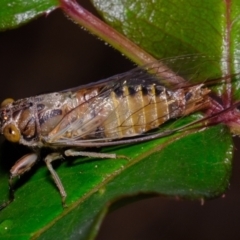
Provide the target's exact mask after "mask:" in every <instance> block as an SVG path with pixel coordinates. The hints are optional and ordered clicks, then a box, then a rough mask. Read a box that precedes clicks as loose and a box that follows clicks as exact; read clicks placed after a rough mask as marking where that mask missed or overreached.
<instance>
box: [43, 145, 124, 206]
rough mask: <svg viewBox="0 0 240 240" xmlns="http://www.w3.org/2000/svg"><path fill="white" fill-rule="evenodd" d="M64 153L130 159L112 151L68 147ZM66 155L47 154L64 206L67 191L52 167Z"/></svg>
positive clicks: (47, 162) (74, 155)
mask: <svg viewBox="0 0 240 240" xmlns="http://www.w3.org/2000/svg"><path fill="white" fill-rule="evenodd" d="M64 155H65V156H67V157H69V156H72V157H76V156H86V157H94V158H111V159H116V158H124V159H128V158H127V157H126V156H118V155H116V154H111V153H96V152H85V151H78V150H76V149H68V150H66V151H65V152H64ZM63 158H64V157H63V156H62V154H60V153H51V154H49V155H47V157H46V158H45V162H46V165H47V168H48V170H49V171H50V173H51V175H52V178H53V180H54V182H55V184H56V186H57V188H58V190H59V192H60V195H61V198H62V205H63V207H66V205H65V200H66V197H67V193H66V191H65V189H64V186H63V184H62V182H61V180H60V178H59V176H58V174H57V172H56V171H55V170H54V169H53V167H52V162H53V161H55V160H58V159H63Z"/></svg>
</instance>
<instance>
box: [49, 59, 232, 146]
mask: <svg viewBox="0 0 240 240" xmlns="http://www.w3.org/2000/svg"><path fill="white" fill-rule="evenodd" d="M227 68H228V64H227V61H225V60H221V59H220V58H217V57H210V56H204V55H188V56H181V57H175V58H168V59H164V60H161V61H157V62H155V63H151V64H148V65H145V66H143V67H137V68H135V69H133V70H131V71H129V72H126V73H123V74H119V75H116V76H113V77H110V78H108V79H104V80H101V81H99V82H97V83H93V84H88V85H83V86H80V87H77V88H73V89H68V90H65V91H62V92H67V91H71V92H77V91H80V90H82V89H86V90H91V89H93V88H97V89H98V90H99V91H98V94H97V95H96V96H94V97H92V98H91V99H89V100H88V101H86V102H84V103H82V104H80V105H79V106H77V107H76V108H74V109H73V110H71V111H70V112H69V113H67V114H66V116H65V117H64V118H63V119H62V121H61V122H60V123H59V124H58V126H57V127H56V128H55V129H54V131H52V132H51V133H50V134H49V136H48V138H47V139H46V141H47V142H49V143H51V144H53V145H59V146H94V144H96V145H97V146H103V145H115V144H119V143H126V142H128V141H126V140H123V142H122V140H119V139H120V138H119V136H118V134H117V132H118V131H119V129H118V128H119V126H121V127H122V126H123V125H124V127H126V128H129V129H131V128H132V127H133V126H132V125H131V123H129V122H128V119H129V118H130V117H131V114H133V113H132V112H131V111H129V109H128V107H127V101H128V95H127V94H125V95H122V96H121V99H120V100H121V101H118V102H117V103H115V104H114V105H112V104H110V99H111V93H113V92H114V93H116V92H118V91H121V89H123V88H124V87H125V86H126V87H131V86H148V85H153V84H157V85H159V86H162V87H163V88H167V89H178V88H182V87H186V86H188V85H195V84H196V83H202V82H205V83H206V82H207V81H209V80H210V79H221V78H222V77H224V76H225V74H227ZM225 72H226V73H225ZM119 94H121V93H119ZM150 101H151V100H149V103H150ZM160 101H161V100H160ZM164 101H168V99H164ZM147 105H148V104H146V105H144V106H141V107H139V109H138V111H140V110H142V109H143V108H145V107H146V106H147ZM123 106H125V107H123ZM119 109H121V111H120V110H119ZM148 111H149V112H148ZM117 112H120V113H121V115H123V116H124V120H121V121H120V122H119V123H118V125H116V123H114V122H116V121H117V120H119V117H116V113H117ZM148 114H149V115H150V114H151V112H150V110H146V115H148ZM163 117H164V116H163ZM155 120H156V119H153V121H155ZM106 122H107V125H106V124H105V123H106ZM113 123H114V124H113ZM197 123H198V122H197ZM104 124H105V125H104ZM139 124H140V123H139ZM103 126H104V129H103ZM116 126H117V127H116ZM187 126H188V124H187ZM106 128H107V129H108V131H109V132H113V133H114V132H116V136H118V137H116V138H114V137H106V136H105V131H106ZM180 129H182V127H181V128H180ZM175 131H178V129H177V128H176V129H170V130H166V129H165V130H161V127H160V128H158V129H157V133H151V134H150V135H145V136H142V137H140V138H139V139H140V140H133V137H135V139H136V137H137V136H138V135H136V134H132V135H131V134H128V137H129V138H131V139H130V140H129V142H134V141H144V140H147V139H149V138H155V137H161V136H165V135H169V134H171V133H173V132H175ZM112 135H114V134H112ZM112 135H111V134H110V136H112ZM113 140H114V141H115V142H114V143H111V144H110V143H109V141H113Z"/></svg>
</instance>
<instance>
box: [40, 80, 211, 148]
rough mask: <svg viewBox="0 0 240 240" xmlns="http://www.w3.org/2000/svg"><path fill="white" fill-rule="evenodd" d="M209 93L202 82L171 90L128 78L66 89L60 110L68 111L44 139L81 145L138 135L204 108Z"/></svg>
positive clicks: (51, 141) (55, 142)
mask: <svg viewBox="0 0 240 240" xmlns="http://www.w3.org/2000/svg"><path fill="white" fill-rule="evenodd" d="M208 93H209V90H208V89H207V88H204V87H203V85H201V84H200V85H196V86H191V87H185V88H181V89H177V90H174V91H173V90H170V89H167V88H166V87H164V86H162V85H161V84H157V83H156V82H153V83H151V82H150V83H149V82H148V83H144V84H139V83H138V82H136V84H132V83H131V82H127V81H125V82H123V84H116V85H115V86H114V87H113V88H108V89H107V90H106V89H103V88H102V87H98V88H96V87H93V88H89V89H81V90H79V91H75V92H69V93H68V100H66V99H65V100H64V102H65V104H61V112H63V111H65V112H66V109H68V111H67V112H66V114H65V115H64V116H63V118H62V119H61V121H60V122H59V123H58V124H57V125H56V127H54V128H53V129H52V130H51V131H49V133H48V134H47V135H46V138H45V141H46V142H48V143H49V144H51V143H52V144H54V145H55V144H58V143H59V144H61V145H64V141H65V142H66V144H67V145H70V146H71V142H74V141H75V142H79V146H81V143H80V142H81V141H84V140H87V139H88V140H89V139H92V140H93V139H98V140H99V139H101V140H102V141H110V140H111V141H113V140H119V139H122V138H129V137H134V136H139V135H140V134H143V133H146V132H148V131H149V130H152V129H155V128H157V127H159V126H160V125H161V124H163V123H165V122H166V121H167V120H169V119H173V118H178V117H180V116H184V115H187V114H189V113H192V112H194V111H198V110H200V109H204V108H206V107H207V106H208V104H209V97H208ZM64 94H65V95H66V93H64ZM52 111H53V112H55V111H57V109H52ZM51 115H54V114H53V113H50V115H49V116H51ZM49 120H51V119H49ZM45 124H47V122H46V123H45ZM40 128H42V126H40ZM93 141H94V140H93ZM73 145H74V146H75V144H73Z"/></svg>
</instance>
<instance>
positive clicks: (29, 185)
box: [0, 126, 232, 239]
mask: <svg viewBox="0 0 240 240" xmlns="http://www.w3.org/2000/svg"><path fill="white" fill-rule="evenodd" d="M223 129H224V128H222V126H217V127H213V128H209V129H208V130H205V131H203V132H202V133H201V134H199V133H198V132H195V133H191V134H189V133H188V134H184V135H186V136H185V137H183V138H182V136H180V135H178V136H175V137H168V138H162V139H158V140H155V141H150V142H146V143H141V144H135V145H134V146H126V147H125V148H119V149H117V148H116V149H109V150H106V149H105V150H106V151H110V152H116V153H118V154H125V155H127V156H129V157H131V160H129V161H128V160H124V159H119V160H98V159H91V160H89V159H79V160H75V161H72V160H71V161H70V162H69V161H66V162H64V163H62V164H61V166H59V167H57V171H58V173H59V175H60V177H61V179H62V181H63V183H64V185H65V188H66V190H67V192H68V198H67V205H68V207H67V208H66V209H65V210H63V209H62V207H61V201H60V196H59V193H58V191H56V188H55V187H54V184H53V182H52V180H51V178H50V175H49V173H48V171H47V169H46V168H44V167H43V166H42V167H40V168H39V169H37V171H36V172H35V173H30V174H27V175H28V176H27V181H26V182H25V181H24V182H22V183H21V185H20V186H21V187H19V188H18V189H17V191H16V200H15V201H14V202H13V203H12V204H11V205H10V206H9V207H7V208H6V209H4V210H3V211H2V212H1V215H0V222H1V224H0V236H2V238H7V239H15V236H17V237H18V238H19V236H21V238H20V239H29V238H30V236H32V237H39V239H50V238H52V237H56V236H61V238H73V239H86V238H87V236H89V235H91V234H93V235H95V233H96V232H95V230H94V231H93V229H96V225H95V224H97V225H98V224H100V222H98V221H97V220H98V219H100V220H101V217H103V216H101V211H100V209H102V214H103V215H104V214H105V212H106V209H105V208H106V207H107V206H108V205H109V203H110V202H113V201H115V200H117V199H119V197H124V196H133V195H136V194H138V193H145V194H147V193H148V194H151V193H156V192H159V193H162V194H164V195H169V196H174V197H175V196H179V197H191V198H192V199H196V198H197V199H199V198H212V197H216V196H218V195H219V194H221V193H222V192H223V191H224V189H225V188H226V187H227V186H228V184H229V183H228V180H229V174H230V170H231V152H232V143H231V137H230V136H229V135H227V134H224V133H223ZM224 131H227V130H226V129H225V130H224ZM216 136H221V138H220V141H219V142H218V144H215V141H210V142H208V141H207V140H208V139H216ZM170 142H172V144H169V143H170ZM195 144H197V146H198V148H197V149H196V148H195ZM208 147H210V148H211V151H207V150H206V149H207V148H208ZM179 149H181V151H179ZM29 178H30V179H31V180H30V179H29ZM0 183H1V188H0V190H1V197H2V196H4V194H3V192H4V191H5V192H6V178H5V180H4V178H3V175H1V182H0ZM4 186H5V187H4ZM1 201H3V199H1ZM109 201H110V202H109ZM104 209H105V210H104ZM99 214H100V215H99ZM40 226H42V227H40ZM92 231H93V232H92Z"/></svg>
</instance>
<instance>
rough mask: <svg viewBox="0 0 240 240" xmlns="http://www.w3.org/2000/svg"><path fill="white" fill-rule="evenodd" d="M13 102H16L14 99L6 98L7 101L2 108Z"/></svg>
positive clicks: (2, 104) (4, 101)
mask: <svg viewBox="0 0 240 240" xmlns="http://www.w3.org/2000/svg"><path fill="white" fill-rule="evenodd" d="M12 102H14V100H13V99H12V98H6V99H5V100H3V101H2V103H1V107H5V106H7V105H8V104H10V103H12Z"/></svg>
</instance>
